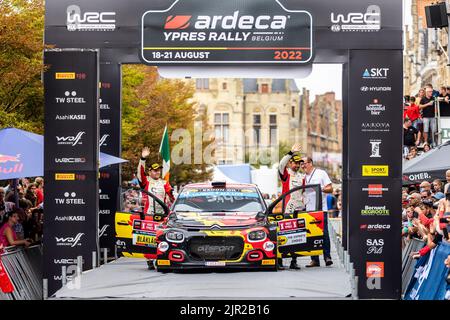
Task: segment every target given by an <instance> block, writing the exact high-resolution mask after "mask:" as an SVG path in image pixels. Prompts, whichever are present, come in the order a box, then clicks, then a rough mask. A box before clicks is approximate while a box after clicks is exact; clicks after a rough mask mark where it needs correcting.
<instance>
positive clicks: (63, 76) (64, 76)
mask: <svg viewBox="0 0 450 320" xmlns="http://www.w3.org/2000/svg"><path fill="white" fill-rule="evenodd" d="M55 78H56V80H73V79H75V72H56V74H55Z"/></svg>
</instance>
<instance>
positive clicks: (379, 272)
mask: <svg viewBox="0 0 450 320" xmlns="http://www.w3.org/2000/svg"><path fill="white" fill-rule="evenodd" d="M366 278H367V281H366V285H367V289H369V290H380V289H381V279H382V278H384V262H369V261H367V262H366Z"/></svg>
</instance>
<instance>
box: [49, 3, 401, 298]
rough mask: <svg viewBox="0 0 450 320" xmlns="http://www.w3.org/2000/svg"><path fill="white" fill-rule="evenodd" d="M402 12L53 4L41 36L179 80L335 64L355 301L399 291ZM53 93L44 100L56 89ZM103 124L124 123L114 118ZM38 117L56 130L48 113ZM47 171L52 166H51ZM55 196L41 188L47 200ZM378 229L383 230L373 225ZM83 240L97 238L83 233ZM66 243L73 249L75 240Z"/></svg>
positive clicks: (385, 7) (351, 7) (304, 6)
mask: <svg viewBox="0 0 450 320" xmlns="http://www.w3.org/2000/svg"><path fill="white" fill-rule="evenodd" d="M399 17H402V1H400V0H395V1H393V0H370V1H369V0H361V1H354V0H340V1H338V2H336V1H331V0H304V1H298V0H264V1H261V0H245V1H244V0H240V1H223V0H209V1H205V0H176V1H170V0H154V1H148V0H130V1H120V0H98V1H92V0H89V1H88V0H78V1H76V0H48V1H46V17H45V23H46V25H45V42H46V44H47V45H52V46H54V47H55V48H58V49H61V51H60V54H61V55H62V56H64V54H65V52H66V51H65V48H89V49H96V50H99V53H100V63H103V64H105V63H107V64H111V65H115V64H116V65H121V64H127V63H146V64H149V65H155V66H158V67H159V69H160V72H161V73H164V72H165V70H170V72H169V73H170V74H175V75H176V74H178V75H179V76H185V75H191V74H192V72H194V71H193V70H195V73H196V74H197V75H201V74H202V73H203V72H204V74H211V70H233V68H235V69H234V70H239V71H240V72H248V73H251V74H253V75H255V76H256V75H258V74H264V75H265V76H267V74H268V72H269V73H270V75H272V76H273V77H274V78H276V77H286V75H289V76H295V75H296V74H305V72H304V70H305V68H308V67H309V68H310V66H311V64H312V63H338V64H342V65H343V88H344V89H343V110H344V117H343V118H344V133H343V137H344V142H343V150H344V151H343V152H344V155H343V160H344V161H343V162H344V164H343V192H344V212H343V221H344V239H343V240H344V246H345V248H346V249H347V250H348V251H349V252H350V255H351V259H352V261H353V262H354V263H355V266H356V273H357V276H358V280H359V281H358V289H359V290H358V291H359V297H360V298H384V299H399V298H400V291H401V263H400V261H401V260H400V257H401V247H400V245H401V241H400V232H399V230H400V227H401V226H400V223H401V221H400V219H398V216H397V215H398V212H400V210H401V184H402V175H401V166H402V161H401V159H402V158H401V146H402V130H401V127H402V126H401V119H402V110H401V108H400V107H399V106H401V105H402V96H403V90H402V82H403V69H402V19H400V18H399ZM70 68H72V69H76V68H77V66H76V65H73V66H70ZM101 70H102V68H100V73H101ZM267 70H270V71H267ZM69 71H70V70H69ZM74 72H75V73H76V70H75V71H74ZM216 74H222V73H218V72H217V71H216ZM237 75H239V74H237ZM101 77H102V75H101V74H100V78H101ZM324 77H326V75H324ZM49 90H51V88H50V89H49V88H46V95H48V96H49V98H51V96H52V95H55V96H57V95H58V94H60V93H56V92H49ZM114 90H120V86H116V87H115V89H114ZM118 105H120V104H118ZM97 106H98V104H97ZM46 107H47V106H46ZM119 114H120V112H119ZM110 120H111V121H116V122H117V123H120V117H116V118H115V120H114V119H110ZM45 121H46V126H53V122H54V121H55V120H54V118H46V120H45ZM67 121H70V120H67ZM73 121H80V120H73ZM46 134H48V133H47V131H46ZM52 134H53V133H52ZM55 134H56V133H55ZM97 136H98V135H97ZM111 137H112V134H111ZM97 139H99V137H97ZM115 139H117V140H116V141H114V142H112V141H111V142H110V143H114V144H115V145H117V146H119V147H118V148H117V149H118V150H120V134H116V135H115ZM46 141H49V143H54V141H55V138H54V137H47V140H46ZM74 147H75V146H74ZM80 152H81V149H80ZM83 156H84V157H86V158H92V157H93V156H92V155H89V154H86V155H83ZM68 165H69V164H68ZM45 167H46V170H50V169H51V168H50V167H49V163H46V164H45ZM69 171H70V168H68V170H66V171H64V172H69ZM79 183H80V184H81V183H83V181H79ZM111 183H116V184H117V183H118V182H117V180H111ZM110 187H115V186H110ZM105 188H106V187H105ZM96 191H97V194H98V190H96ZM46 196H47V194H46ZM53 196H54V197H55V198H57V195H52V194H49V195H48V197H49V198H48V199H49V201H51V198H52V197H53ZM52 214H54V213H52V212H47V211H46V216H51V215H52ZM73 223H74V224H75V223H76V222H73ZM374 225H382V226H385V227H383V228H381V229H380V228H379V229H377V230H376V231H373V228H368V226H374ZM51 228H58V226H57V224H52V225H51ZM375 229H376V228H375ZM63 236H64V235H61V236H60V237H63ZM89 236H91V237H93V236H95V235H94V234H92V233H89V235H88V234H86V235H85V236H84V237H85V238H84V239H87V237H89ZM68 237H70V235H66V238H68ZM97 237H98V235H97ZM46 241H50V242H51V241H53V240H52V239H51V238H49V239H46ZM96 241H97V242H98V239H92V243H95V242H96ZM44 245H46V244H45V243H44ZM49 247H50V248H51V246H49ZM49 247H47V248H49ZM64 248H65V249H66V250H67V253H68V254H69V255H70V250H72V249H71V247H70V246H65V247H64ZM53 255H54V253H53V252H52V250H50V249H47V250H45V263H46V264H52V263H53V262H54V257H53ZM64 261H65V260H64ZM52 270H53V269H52ZM49 281H50V280H49ZM57 287H58V286H57V285H55V286H54V287H53V288H57Z"/></svg>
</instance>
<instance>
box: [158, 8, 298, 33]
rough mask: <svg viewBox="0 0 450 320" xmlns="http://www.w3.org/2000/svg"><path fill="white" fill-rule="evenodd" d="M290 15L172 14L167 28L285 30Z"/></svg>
mask: <svg viewBox="0 0 450 320" xmlns="http://www.w3.org/2000/svg"><path fill="white" fill-rule="evenodd" d="M289 18H290V16H285V15H274V16H270V15H260V16H253V15H240V13H239V11H234V12H233V14H231V15H225V16H224V15H211V16H206V15H201V16H197V17H193V16H192V15H177V16H173V15H170V16H168V17H167V18H166V23H165V25H164V29H165V30H183V29H187V28H189V27H190V26H192V27H193V28H194V29H196V30H215V29H223V30H236V29H240V30H252V29H257V30H283V29H285V28H286V23H287V21H288V19H289Z"/></svg>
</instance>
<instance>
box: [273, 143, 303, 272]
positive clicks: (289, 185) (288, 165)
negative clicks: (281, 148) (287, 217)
mask: <svg viewBox="0 0 450 320" xmlns="http://www.w3.org/2000/svg"><path fill="white" fill-rule="evenodd" d="M300 149H301V147H300V144H294V145H293V146H292V148H291V151H289V152H288V153H287V154H286V155H285V156H284V157H283V158H282V159H281V161H280V165H279V166H278V173H279V176H280V180H281V185H282V193H283V194H285V193H287V192H289V190H291V189H293V188H295V187H298V186H302V185H304V183H305V175H304V173H303V172H302V171H301V170H300V164H301V161H302V158H301V157H300V155H299V154H298V153H299V152H300ZM285 201H286V208H285V210H284V212H283V213H285V214H290V213H294V212H295V211H304V210H305V199H304V196H303V190H299V191H296V192H293V193H291V194H289V195H288V196H286V198H285ZM278 264H279V269H284V268H283V266H282V261H278ZM289 268H290V269H295V270H298V269H300V267H299V266H298V265H297V256H296V255H295V254H292V260H291V264H290V266H289Z"/></svg>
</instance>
